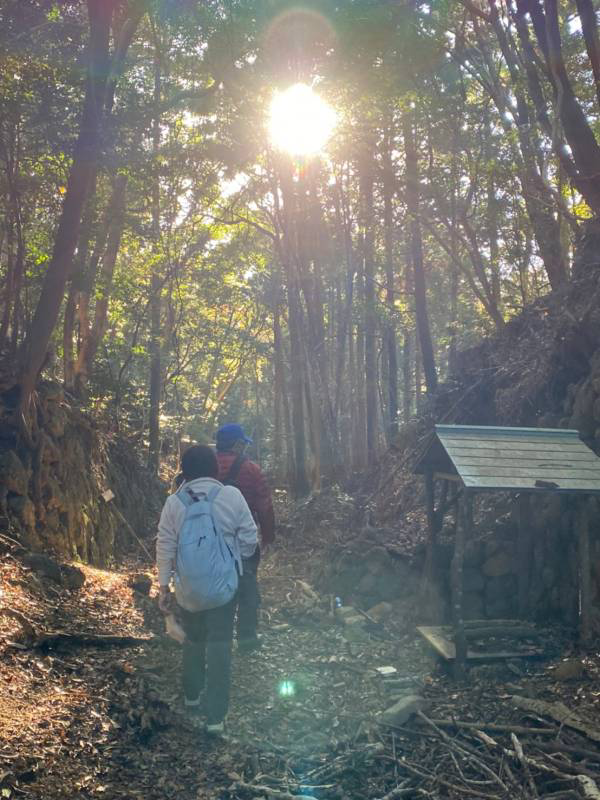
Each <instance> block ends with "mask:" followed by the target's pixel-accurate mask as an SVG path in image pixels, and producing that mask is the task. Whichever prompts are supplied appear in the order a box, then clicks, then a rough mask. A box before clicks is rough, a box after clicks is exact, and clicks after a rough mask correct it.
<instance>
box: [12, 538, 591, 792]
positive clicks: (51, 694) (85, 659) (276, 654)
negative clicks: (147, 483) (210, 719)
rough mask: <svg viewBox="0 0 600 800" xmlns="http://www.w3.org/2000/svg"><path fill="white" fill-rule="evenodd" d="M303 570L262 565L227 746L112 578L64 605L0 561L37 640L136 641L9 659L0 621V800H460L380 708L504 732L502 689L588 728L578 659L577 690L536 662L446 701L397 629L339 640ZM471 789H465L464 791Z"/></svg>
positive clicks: (291, 552) (435, 739)
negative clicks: (209, 729) (189, 711)
mask: <svg viewBox="0 0 600 800" xmlns="http://www.w3.org/2000/svg"><path fill="white" fill-rule="evenodd" d="M307 563H308V553H307V551H306V550H304V551H301V550H298V549H297V548H294V547H292V545H291V543H290V544H286V542H285V541H282V542H281V543H280V545H279V549H278V550H277V551H275V552H274V553H273V555H271V556H270V557H269V559H268V560H267V561H266V563H265V564H264V567H263V570H262V576H261V582H262V590H263V599H264V606H263V616H264V623H263V636H264V646H263V649H262V650H261V651H259V652H258V653H255V654H253V655H251V656H244V657H242V656H240V655H237V654H236V655H235V657H234V677H233V690H232V705H231V713H230V715H229V719H228V735H229V738H228V740H227V741H226V742H223V741H213V740H209V739H208V738H207V737H206V736H205V734H204V733H203V732H202V730H201V728H200V727H199V726H198V724H197V723H195V722H194V721H193V720H190V719H188V718H187V717H186V716H185V714H184V713H183V711H182V705H181V704H182V700H181V693H180V688H179V658H180V653H179V648H178V646H177V645H176V644H174V643H172V642H171V641H170V640H168V639H166V638H165V637H164V635H162V618H161V616H160V614H159V613H158V611H157V608H156V601H155V597H154V596H151V597H150V598H147V597H144V596H143V595H140V594H138V593H136V592H133V591H132V590H131V588H129V585H128V583H129V580H130V572H129V571H123V572H109V571H106V572H105V571H100V570H94V569H92V568H89V567H82V569H83V570H84V572H85V574H86V583H85V586H84V587H83V589H81V590H79V591H72V592H70V591H67V590H64V589H62V588H59V587H57V586H55V585H54V584H52V583H51V582H49V581H45V580H41V579H38V578H36V577H35V576H34V575H33V574H32V573H31V572H29V571H28V570H26V569H24V568H23V567H22V566H21V565H20V564H19V562H18V561H17V560H15V559H14V558H13V557H11V556H10V555H5V556H4V557H3V558H2V560H1V562H0V571H1V576H2V592H3V594H2V597H1V598H0V600H1V601H2V603H3V605H5V606H8V607H11V608H13V609H18V610H19V611H21V612H22V613H23V614H25V615H26V616H27V617H28V619H30V620H31V621H32V622H33V624H34V625H35V626H37V627H39V628H40V629H42V628H43V629H46V630H47V629H53V628H61V629H68V630H77V631H88V632H95V633H100V632H102V633H113V634H127V635H135V636H148V637H151V638H150V639H149V641H148V642H147V643H145V644H142V645H139V646H135V647H124V648H116V647H111V648H100V647H89V646H85V647H81V646H77V647H73V646H68V647H61V648H58V649H56V650H49V651H44V650H36V649H33V650H32V649H23V648H20V647H17V646H15V643H17V644H18V642H16V639H17V637H18V628H19V626H18V624H16V623H15V622H14V621H12V620H2V621H1V629H0V632H1V633H2V637H3V638H2V639H0V652H1V655H0V798H8V800H12V798H21V797H23V798H26V797H30V798H40V799H41V798H44V800H51V799H52V800H54V798H56V799H57V800H58V799H59V798H65V800H66V798H69V800H78V799H79V798H97V797H99V798H105V800H109V799H112V798H115V799H116V798H143V799H144V800H159V798H160V800H166V799H167V798H178V800H191V799H192V798H200V799H202V800H250V798H267V799H268V800H270V798H275V797H279V798H280V800H284V799H285V798H286V796H287V797H288V798H289V796H290V795H291V796H295V797H298V798H303V797H306V798H308V797H314V798H319V800H359V798H360V799H362V798H379V797H383V796H384V795H385V794H386V792H389V791H390V790H392V789H394V788H395V787H403V786H405V787H407V792H406V793H405V794H404V795H402V794H401V793H399V794H397V796H398V797H400V796H407V797H423V796H429V797H440V798H443V797H451V798H460V797H466V796H471V795H469V793H468V787H469V786H471V784H470V783H469V781H470V780H471V779H470V778H469V773H468V770H467V767H468V766H469V765H468V764H462V766H461V763H460V758H459V759H458V760H457V757H456V754H455V753H452V751H451V749H448V748H449V746H448V744H447V742H445V741H444V739H443V737H440V736H439V735H438V734H436V733H435V732H432V731H427V730H426V729H425V730H424V729H423V728H418V727H417V726H415V725H414V724H413V725H412V727H411V728H410V729H409V728H402V729H397V730H395V731H392V730H390V729H386V728H383V727H381V726H380V725H378V724H377V722H376V715H377V713H378V712H380V711H381V710H383V709H385V708H386V707H387V706H389V705H390V703H391V702H392V699H393V697H394V695H398V694H400V695H402V694H406V693H407V692H411V691H414V690H418V691H420V692H421V693H422V694H423V695H424V696H425V698H426V701H427V706H426V708H427V713H430V714H431V715H432V716H435V717H452V716H453V715H455V716H457V717H458V718H461V719H467V720H468V719H471V720H483V721H487V722H498V721H499V720H500V721H502V719H507V720H513V722H515V724H516V723H518V722H520V723H521V724H522V723H523V712H520V717H518V716H515V712H514V710H512V709H511V708H510V706H509V704H508V703H507V700H506V698H507V697H508V696H509V694H510V693H511V692H517V691H518V692H520V693H521V694H529V695H530V696H538V697H546V698H548V699H557V697H558V696H559V695H560V698H561V699H563V700H564V701H565V702H567V703H568V704H573V707H579V709H580V710H583V711H584V712H587V713H588V717H589V716H590V715H591V716H592V717H593V716H594V715H596V716H597V708H598V698H599V697H600V693H599V692H598V691H597V687H598V686H599V685H600V682H599V681H598V670H597V665H596V664H595V662H594V661H593V660H592V659H590V660H588V662H587V665H586V676H585V678H581V679H580V680H579V682H578V684H577V685H575V684H568V685H566V684H562V685H559V684H556V682H553V681H552V680H551V678H552V675H551V674H550V673H549V672H548V670H547V669H546V668H545V667H540V666H539V665H538V666H536V667H535V668H533V667H532V668H521V667H518V668H517V667H514V668H513V670H512V671H511V670H506V668H498V667H488V668H479V672H478V673H477V672H476V673H475V674H474V676H473V678H474V680H473V681H472V683H471V685H470V686H469V687H468V688H465V689H459V688H457V687H456V686H454V685H453V684H452V683H451V682H449V681H448V679H447V678H446V677H445V676H444V674H443V673H441V672H440V671H439V669H438V668H437V667H436V665H435V663H434V662H433V660H432V659H431V657H430V656H429V654H428V653H427V651H426V650H425V648H424V646H423V645H422V644H421V642H420V641H418V640H417V639H416V637H415V636H414V634H413V633H412V632H411V631H410V630H409V629H408V628H406V627H405V626H404V625H403V624H402V620H391V621H387V622H386V623H385V625H384V626H383V627H376V628H372V629H371V630H370V631H369V634H368V636H365V637H362V638H361V640H360V641H348V640H347V638H346V637H345V635H344V630H343V628H342V627H341V626H340V625H339V624H337V623H336V621H335V620H334V619H333V618H332V616H331V615H330V614H329V613H328V608H327V600H326V599H324V600H323V601H322V602H318V601H314V599H312V598H311V597H310V592H309V591H307V589H306V585H305V583H306V581H307V578H308V574H307V572H308V570H307V568H306V565H307ZM155 589H156V587H153V590H152V595H154V593H155ZM351 638H352V637H351ZM381 666H394V667H395V668H396V670H397V672H396V674H395V675H394V680H395V684H393V685H390V684H389V683H386V681H385V679H384V678H382V677H381V675H379V674H378V673H377V671H376V668H377V667H381ZM486 669H487V671H486ZM503 670H504V671H503ZM515 673H516V674H515ZM525 722H526V724H529V725H530V726H531V725H533V726H535V725H541V724H542V723H541V722H539V721H536V722H533V723H532V721H531V719H529V720H525ZM545 724H546V725H548V723H547V722H546V723H545ZM556 730H557V735H558V727H557V729H556ZM461 735H462V734H461ZM464 735H465V736H467V735H471V734H470V733H468V732H467V733H465V734H464ZM496 735H497V736H498V735H499V734H496ZM565 735H566V732H565V733H561V736H563V739H564V740H565V741H567V742H571V744H573V742H574V741H575V740H574V739H573V737H572V736H571V738H569V736H567V737H566V739H565V738H564V737H565ZM454 736H455V734H454V733H453V734H452V737H453V738H454ZM507 736H508V734H507ZM465 741H466V740H465ZM507 741H510V740H507ZM534 741H537V739H535V740H534ZM575 743H576V744H577V746H578V747H580V748H583V747H584V745H585V746H586V748H587V750H588V758H587V760H586V761H585V765H586V769H588V768H590V766H592V767H594V764H593V762H591V761H590V760H589V750H590V748H593V747H594V745H592V743H590V742H586V741H585V740H582V739H581V738H579V739H578V740H576V741H575ZM470 746H472V743H471V745H470ZM479 746H480V747H483V746H482V745H481V742H479ZM489 748H490V745H489V743H488V753H487V756H486V757H487V758H488V759H489V760H490V761H489V763H490V764H492V765H493V764H495V763H496V762H495V760H491V759H495V756H494V754H493V753H492V752H491V751H490V750H489ZM483 752H484V756H485V750H484V751H483ZM482 757H483V756H482ZM502 758H504V760H506V759H505V757H504V756H502ZM452 759H454V761H453V760H452ZM463 760H464V753H463ZM474 763H477V762H474ZM498 763H499V764H500V761H498ZM598 765H599V766H598V768H599V769H600V753H599V755H598ZM471 767H472V769H475V767H474V766H473V765H471ZM440 770H441V771H440ZM498 770H499V771H500V772H501V770H502V767H501V766H499V767H498ZM511 775H513V778H514V781H515V787H516V786H521V785H522V786H524V787H526V786H527V785H528V783H527V782H528V780H529V778H528V777H527V774H526V772H525V770H524V769H521V768H520V767H519V766H518V765H516V766H515V765H513V768H512V771H511ZM443 776H446V777H443ZM448 776H450V777H448ZM483 777H484V779H485V775H484V776H483ZM481 778H482V776H481V775H480V774H477V775H476V776H474V777H473V778H472V780H473V784H472V785H473V786H476V785H477V781H478V780H479V781H481ZM521 778H522V783H521ZM488 779H489V775H488ZM440 781H442V783H440ZM444 781H445V783H444ZM242 784H252V786H253V788H251V789H250V788H244V786H242ZM261 786H262V787H266V788H263V789H260V788H258V787H261ZM461 787H462V788H461ZM471 788H472V787H471ZM493 788H494V787H492V788H491V789H490V787H488V786H487V785H486V786H485V791H484V787H483V786H481V787H479V789H478V790H477V791H475V789H473V788H472V791H474V792H475V796H479V797H484V798H486V797H487V798H494V797H507V796H514V797H517V796H523V797H528V796H533V795H529V794H527V792H526V791H525V790H524V793H523V794H519V793H518V792H517V791H516V789H513V790H511V792H512V794H511V793H509V794H508V795H507V794H506V793H504V794H503V793H502V792H500V793H499V792H498V791H494V790H493ZM408 789H410V790H411V791H410V792H408ZM465 789H467V791H466V792H465ZM496 789H497V787H496ZM267 790H268V791H267ZM277 792H280V794H277ZM281 792H287V795H286V794H281ZM427 793H429V794H427ZM540 796H543V795H540ZM565 796H567V795H565ZM577 796H579V795H578V794H573V797H577ZM590 796H593V795H590Z"/></svg>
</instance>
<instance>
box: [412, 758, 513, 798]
mask: <svg viewBox="0 0 600 800" xmlns="http://www.w3.org/2000/svg"><path fill="white" fill-rule="evenodd" d="M398 764H399V765H400V766H401V767H403V768H404V769H405V770H406V771H407V772H410V773H411V774H412V775H416V776H417V777H419V778H422V779H424V780H426V781H431V782H432V783H439V784H440V786H445V787H446V788H447V789H452V791H453V792H458V794H459V796H463V795H468V796H469V797H480V798H484V800H500V798H499V797H498V795H497V794H487V793H485V792H482V791H477V790H476V789H469V788H468V787H467V786H457V785H456V784H455V783H450V781H447V780H444V778H440V777H439V776H438V775H434V774H433V773H432V772H425V771H424V770H423V769H418V768H417V767H415V766H414V765H413V764H411V763H410V762H408V761H405V760H404V759H403V758H399V759H398Z"/></svg>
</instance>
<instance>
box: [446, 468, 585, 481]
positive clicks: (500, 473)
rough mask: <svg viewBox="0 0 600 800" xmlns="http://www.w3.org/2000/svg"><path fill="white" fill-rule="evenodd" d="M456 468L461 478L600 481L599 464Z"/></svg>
mask: <svg viewBox="0 0 600 800" xmlns="http://www.w3.org/2000/svg"><path fill="white" fill-rule="evenodd" d="M456 466H457V469H458V471H459V474H460V476H461V478H464V477H465V476H468V477H470V476H472V475H474V476H477V477H485V476H490V477H493V478H531V479H532V480H536V479H537V478H542V479H543V480H545V481H548V480H550V481H552V480H554V481H556V482H557V483H560V482H561V481H565V480H571V479H574V480H580V481H594V480H596V481H600V465H599V466H598V467H596V468H595V469H586V470H582V469H557V468H556V467H536V466H535V464H532V465H531V467H527V468H525V467H515V466H512V465H508V466H504V464H502V466H500V467H499V466H497V465H496V466H494V465H493V464H488V465H483V464H457V465H456Z"/></svg>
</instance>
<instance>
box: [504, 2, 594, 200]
mask: <svg viewBox="0 0 600 800" xmlns="http://www.w3.org/2000/svg"><path fill="white" fill-rule="evenodd" d="M517 5H518V8H519V11H520V12H523V11H529V12H530V13H531V19H532V23H533V29H534V31H535V35H536V37H537V40H538V43H539V46H540V49H541V50H542V52H543V54H544V57H545V59H546V64H547V66H548V69H549V72H550V77H551V79H552V82H553V86H554V90H555V102H556V111H557V114H558V116H559V118H560V121H561V123H562V127H563V130H564V132H565V136H566V138H567V141H568V143H569V146H570V147H571V150H572V152H573V159H574V162H575V165H576V167H577V170H578V174H577V181H578V188H579V189H580V191H581V193H582V194H583V196H584V198H585V200H586V202H587V203H588V204H589V206H590V208H591V209H592V211H593V212H594V213H595V214H596V215H600V147H599V146H598V143H597V141H596V138H595V136H594V133H593V131H592V129H591V127H590V125H589V124H588V121H587V119H586V116H585V114H584V112H583V110H582V108H581V106H580V105H579V103H578V102H577V98H576V97H575V93H574V91H573V87H572V85H571V82H570V80H569V76H568V74H567V70H566V67H565V63H564V60H563V56H562V48H561V39H560V28H559V22H558V8H557V2H556V0H544V8H545V12H546V13H545V14H544V12H543V11H542V8H541V6H540V4H539V0H534V2H532V3H531V4H527V6H525V3H524V2H523V0H518V2H517Z"/></svg>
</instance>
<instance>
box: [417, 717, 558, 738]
mask: <svg viewBox="0 0 600 800" xmlns="http://www.w3.org/2000/svg"><path fill="white" fill-rule="evenodd" d="M431 722H433V723H434V724H435V725H437V726H438V728H459V729H460V728H464V729H465V730H471V731H478V730H485V731H497V732H498V733H516V734H518V735H519V736H534V735H536V734H539V735H540V736H554V735H556V732H557V729H556V728H524V727H519V726H518V725H516V726H515V725H502V724H500V723H497V722H464V721H462V720H459V719H456V720H455V719H432V720H431Z"/></svg>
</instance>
